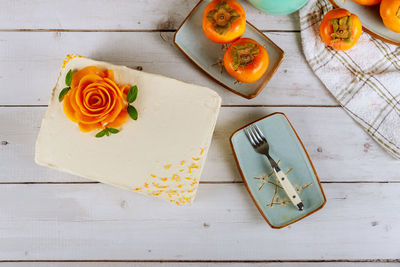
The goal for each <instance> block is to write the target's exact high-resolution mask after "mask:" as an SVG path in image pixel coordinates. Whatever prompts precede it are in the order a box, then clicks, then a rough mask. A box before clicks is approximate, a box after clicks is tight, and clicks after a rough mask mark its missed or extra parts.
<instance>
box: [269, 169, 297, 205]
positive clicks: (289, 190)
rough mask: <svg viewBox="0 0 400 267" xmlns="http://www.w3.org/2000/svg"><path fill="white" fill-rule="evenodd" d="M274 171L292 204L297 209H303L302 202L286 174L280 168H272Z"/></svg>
mask: <svg viewBox="0 0 400 267" xmlns="http://www.w3.org/2000/svg"><path fill="white" fill-rule="evenodd" d="M274 172H275V175H276V177H277V178H278V181H279V183H280V184H281V186H282V188H283V190H284V191H285V192H286V194H287V196H288V197H289V199H290V201H291V202H292V203H293V205H295V206H296V207H297V208H298V209H299V210H303V208H304V205H303V202H302V201H301V198H300V197H299V195H298V194H297V192H296V189H294V187H293V185H292V183H291V182H290V181H289V179H288V177H287V175H286V174H285V173H284V172H283V171H282V170H278V171H277V170H275V169H274Z"/></svg>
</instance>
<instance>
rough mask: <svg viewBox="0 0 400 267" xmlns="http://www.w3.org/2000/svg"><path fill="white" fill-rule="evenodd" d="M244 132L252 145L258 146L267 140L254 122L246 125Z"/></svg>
mask: <svg viewBox="0 0 400 267" xmlns="http://www.w3.org/2000/svg"><path fill="white" fill-rule="evenodd" d="M244 132H245V134H246V136H247V138H248V139H249V141H250V143H251V145H252V146H253V147H258V146H259V145H261V144H262V143H264V142H266V141H267V140H266V138H265V136H264V135H263V133H262V132H261V130H260V129H259V128H258V126H257V125H255V124H252V125H250V126H248V127H246V128H245V129H244Z"/></svg>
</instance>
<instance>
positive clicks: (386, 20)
mask: <svg viewBox="0 0 400 267" xmlns="http://www.w3.org/2000/svg"><path fill="white" fill-rule="evenodd" d="M380 14H381V18H382V21H383V24H385V26H386V27H387V28H388V29H389V30H391V31H394V32H400V1H399V0H382V3H381V6H380Z"/></svg>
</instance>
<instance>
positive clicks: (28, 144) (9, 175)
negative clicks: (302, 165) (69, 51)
mask: <svg viewBox="0 0 400 267" xmlns="http://www.w3.org/2000/svg"><path fill="white" fill-rule="evenodd" d="M45 109H46V108H38V107H35V108H32V107H31V108H15V107H13V108H0V125H2V126H1V127H0V142H1V141H7V142H8V144H7V145H1V143H0V162H1V164H0V182H70V181H88V180H86V179H82V178H78V177H74V176H72V175H68V174H64V173H61V172H58V171H55V170H52V169H49V168H45V167H41V166H37V165H36V164H35V163H34V160H33V158H34V146H35V140H36V137H37V134H38V132H39V128H40V124H41V120H42V117H43V116H44V112H45ZM277 111H280V112H284V113H285V114H286V115H287V116H288V118H289V119H290V120H291V122H292V123H293V125H294V127H295V129H296V130H297V132H298V134H299V135H300V137H301V138H302V141H303V142H304V145H305V146H306V148H307V149H308V152H309V154H310V157H311V159H312V160H313V162H314V165H315V167H316V170H317V172H318V174H319V176H320V179H321V180H322V181H400V176H399V169H400V162H399V161H398V160H395V159H394V158H392V157H390V156H389V155H388V154H387V153H386V152H384V151H383V150H382V149H381V147H380V146H379V145H378V144H377V143H375V142H374V141H373V140H372V139H371V138H370V137H369V135H367V134H366V133H365V132H364V131H363V130H362V129H361V128H360V127H359V126H358V125H357V124H356V123H355V122H354V121H353V120H352V119H351V118H350V117H349V116H347V114H346V113H345V112H344V111H343V110H342V109H340V108H301V107H296V108H263V107H223V108H222V109H221V112H220V116H219V119H218V122H217V126H216V131H215V133H214V139H213V143H212V146H211V149H210V152H209V154H208V158H207V162H206V165H205V169H204V172H203V175H202V181H241V178H240V175H239V173H238V171H237V168H236V165H235V163H234V159H233V156H232V151H231V147H230V143H229V138H230V136H231V134H232V133H233V132H234V131H235V130H237V129H239V128H240V127H242V126H243V125H245V124H246V123H249V122H251V121H253V120H255V119H258V118H261V117H263V116H266V115H268V114H270V113H272V112H277Z"/></svg>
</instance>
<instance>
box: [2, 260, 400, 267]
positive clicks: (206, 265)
mask: <svg viewBox="0 0 400 267" xmlns="http://www.w3.org/2000/svg"><path fill="white" fill-rule="evenodd" d="M361 264H362V266H363V267H398V266H399V263H396V262H392V263H391V262H136V261H135V262H7V263H2V264H1V266H2V267H26V266H29V267H53V266H54V267H128V266H134V267H153V266H155V267H210V266H217V267H231V266H232V267H359V266H360V265H361Z"/></svg>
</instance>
